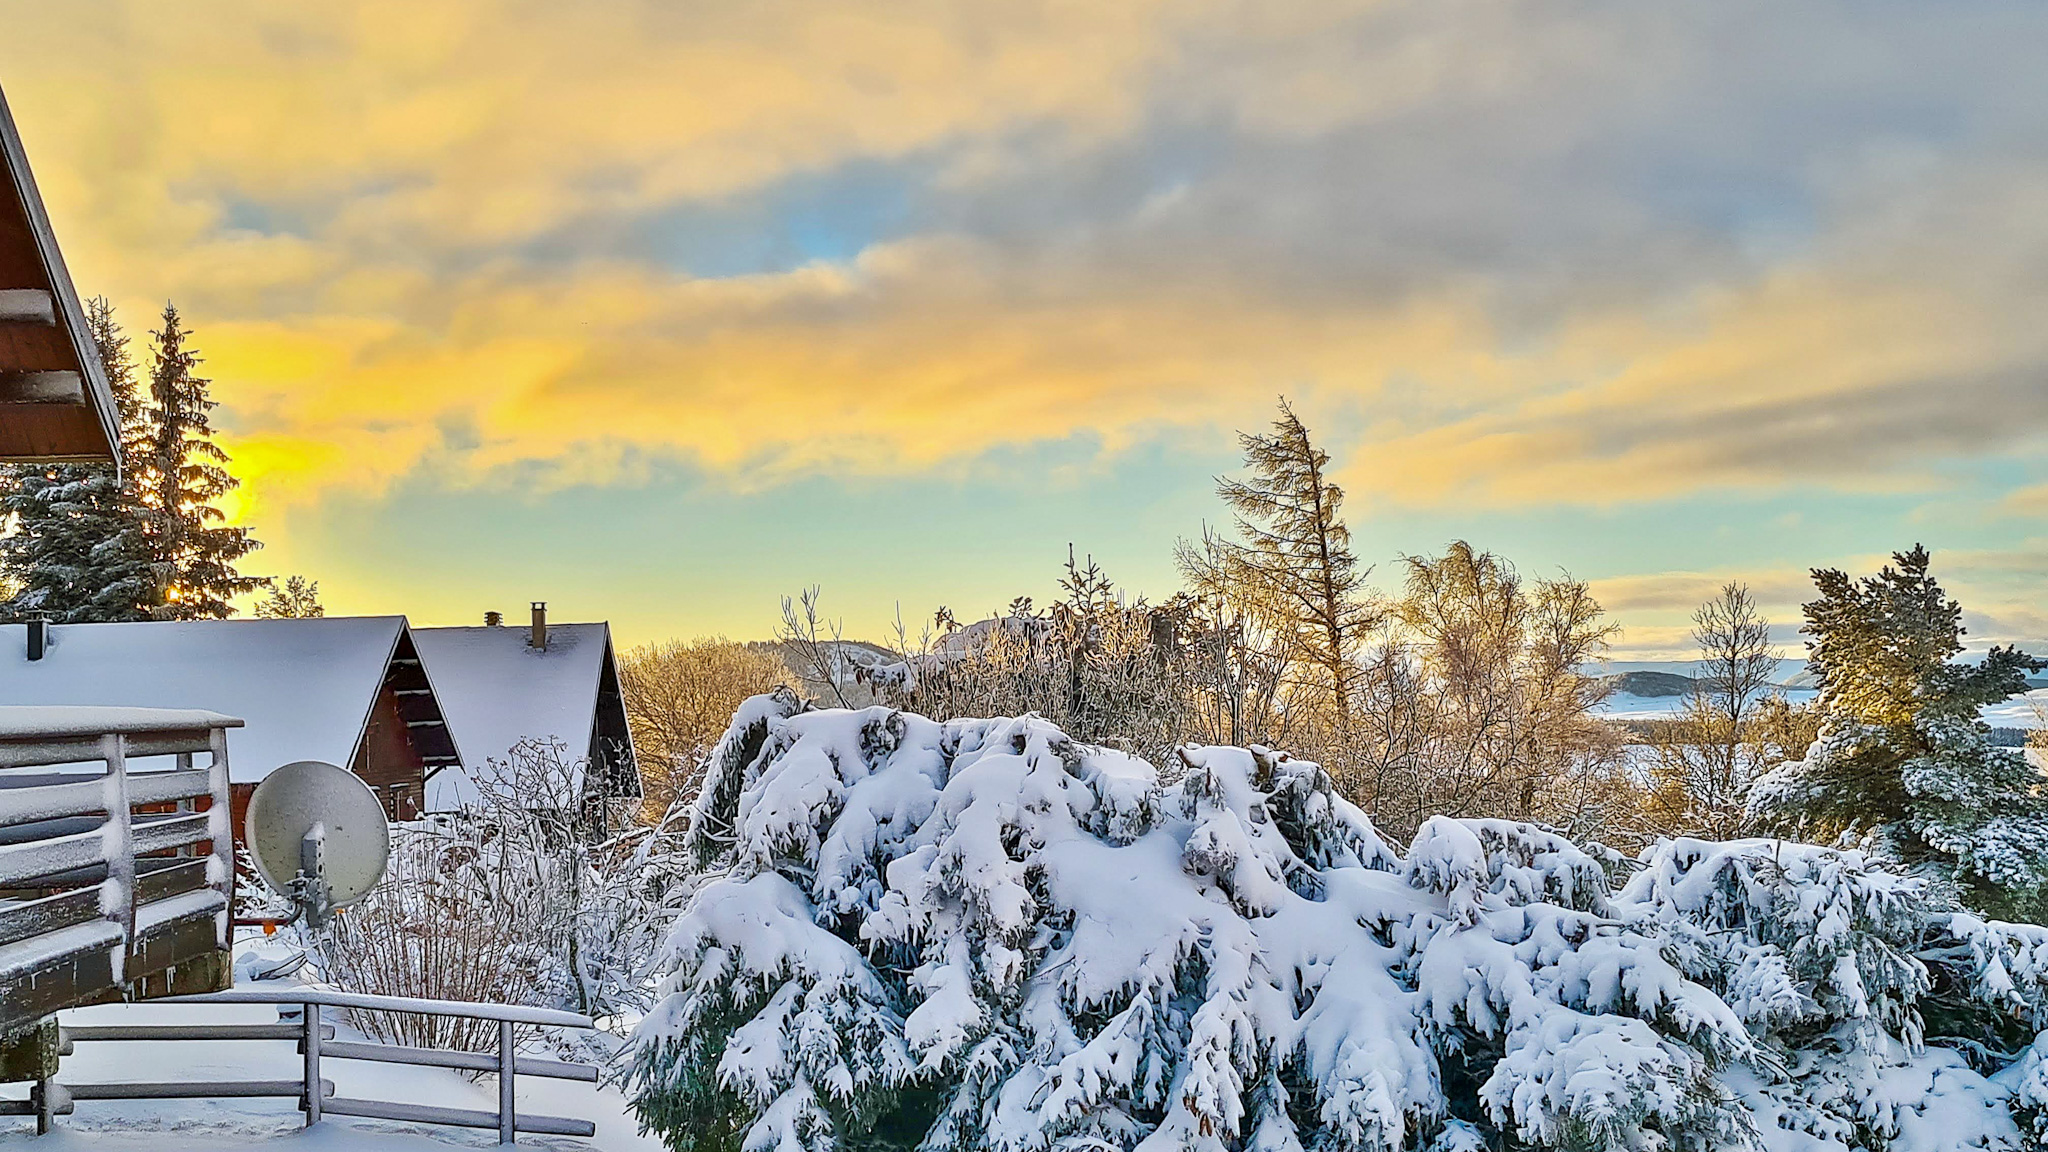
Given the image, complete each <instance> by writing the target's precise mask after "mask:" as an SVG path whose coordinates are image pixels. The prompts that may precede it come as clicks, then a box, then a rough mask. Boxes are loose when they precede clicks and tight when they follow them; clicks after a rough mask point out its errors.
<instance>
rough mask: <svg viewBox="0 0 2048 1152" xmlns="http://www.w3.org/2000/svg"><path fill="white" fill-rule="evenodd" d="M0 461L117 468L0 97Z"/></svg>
mask: <svg viewBox="0 0 2048 1152" xmlns="http://www.w3.org/2000/svg"><path fill="white" fill-rule="evenodd" d="M0 170H4V173H5V178H4V179H0V461H65V460H72V461H101V462H114V463H117V464H118V460H117V459H116V456H117V454H116V453H115V451H114V446H115V445H117V444H119V443H120V438H121V433H120V418H119V415H118V413H117V412H116V410H115V407H114V395H113V391H112V389H110V388H109V387H108V385H107V374H106V370H105V369H104V368H103V367H102V366H101V364H100V358H99V352H98V350H97V348H96V347H95V346H94V344H93V340H92V334H91V333H90V332H89V331H88V330H87V329H86V326H85V309H84V308H83V307H82V306H81V305H80V303H79V299H78V291H77V289H75V288H73V287H72V284H71V274H70V273H69V272H67V271H65V268H64V257H63V255H62V254H61V253H59V252H58V251H57V237H56V234H55V233H54V232H52V231H51V230H50V217H49V214H48V213H47V212H45V211H44V210H43V199H42V196H41V195H40V194H38V193H37V191H36V182H35V177H34V176H32V175H30V173H29V169H28V153H27V152H26V151H25V150H24V149H23V148H22V145H21V134H20V132H19V131H17V130H16V128H15V125H14V116H13V114H12V113H11V112H10V111H9V110H8V107H7V97H6V94H5V93H0Z"/></svg>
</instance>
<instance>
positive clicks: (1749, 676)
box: [1645, 581, 1783, 840]
mask: <svg viewBox="0 0 2048 1152" xmlns="http://www.w3.org/2000/svg"><path fill="white" fill-rule="evenodd" d="M1692 620H1693V630H1692V636H1693V643H1694V644H1696V645H1698V647H1699V652H1700V659H1699V666H1698V673H1697V676H1696V677H1695V678H1694V680H1693V688H1692V691H1691V693H1690V694H1689V695H1688V696H1687V697H1686V702H1685V710H1684V712H1682V713H1681V714H1680V715H1679V717H1678V718H1677V720H1676V721H1675V722H1674V723H1671V724H1667V725H1662V726H1660V727H1659V728H1658V733H1659V735H1658V739H1657V741H1656V743H1655V745H1654V747H1655V749H1656V760H1655V762H1654V763H1653V764H1652V766H1651V768H1650V799H1649V803H1648V805H1647V807H1646V813H1645V814H1646V817H1647V818H1648V821H1649V824H1650V828H1651V830H1652V831H1653V832H1655V833H1657V834H1659V835H1667V836H1669V835H1687V836H1702V837H1707V838H1710V839H1716V840H1725V839H1728V838H1729V837H1732V836H1738V835H1740V834H1741V833H1742V832H1743V830H1744V825H1745V822H1746V811H1745V807H1746V797H1747V795H1748V792H1749V785H1750V782H1751V781H1753V780H1754V779H1755V778H1756V777H1757V776H1758V775H1760V774H1761V773H1762V772H1763V770H1764V769H1765V768H1766V767H1768V766H1769V764H1770V763H1771V761H1772V758H1773V756H1774V754H1775V755H1780V756H1781V755H1783V751H1782V750H1777V751H1775V752H1774V745H1773V744H1772V743H1771V742H1770V741H1768V740H1765V739H1763V738H1762V737H1763V735H1764V733H1763V732H1762V731H1760V730H1759V729H1760V726H1759V719H1760V717H1761V713H1762V711H1763V709H1764V705H1765V704H1766V702H1767V700H1768V699H1769V697H1770V696H1771V695H1772V693H1771V691H1770V688H1771V683H1772V681H1773V680H1775V679H1776V678H1777V671H1778V648H1777V646H1776V645H1774V644H1772V643H1771V624H1770V621H1769V620H1767V619H1765V618H1764V615H1763V613H1762V611H1761V610H1760V609H1759V608H1758V607H1757V604H1756V599H1755V598H1754V597H1753V596H1752V595H1751V594H1750V591H1749V588H1748V587H1747V586H1745V585H1743V584H1740V583H1736V582H1732V581H1731V582H1730V583H1728V584H1726V585H1724V586H1723V587H1722V589H1721V592H1720V595H1718V596H1716V597H1715V598H1714V599H1712V600H1709V601H1707V602H1706V603H1705V604H1702V605H1700V607H1699V608H1698V610H1696V611H1695V612H1694V613H1693V617H1692Z"/></svg>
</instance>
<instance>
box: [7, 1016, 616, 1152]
mask: <svg viewBox="0 0 2048 1152" xmlns="http://www.w3.org/2000/svg"><path fill="white" fill-rule="evenodd" d="M158 1003H159V1004H162V1005H184V1004H191V1005H212V1004H274V1005H281V1006H295V1007H296V1008H297V1010H298V1012H297V1015H296V1017H295V1018H294V1017H293V1016H292V1015H290V1014H288V1013H286V1012H284V1011H280V1013H279V1016H280V1022H279V1023H277V1024H192V1025H161V1024H157V1025H126V1026H120V1025H117V1026H110V1027H72V1026H66V1027H64V1028H62V1029H61V1030H60V1033H59V1035H60V1040H61V1043H62V1050H63V1051H65V1052H69V1051H70V1049H71V1046H72V1045H75V1044H77V1043H80V1042H83V1041H119V1042H122V1043H135V1042H138V1041H177V1040H296V1041H298V1046H299V1054H300V1057H301V1060H300V1063H299V1075H298V1076H297V1077H295V1078H293V1079H289V1080H188V1081H151V1082H137V1083H117V1084H109V1083H95V1084H62V1083H59V1082H57V1081H56V1079H55V1078H54V1077H52V1078H49V1079H45V1080H43V1081H41V1082H40V1083H38V1084H36V1085H35V1086H34V1087H33V1088H31V1089H30V1091H29V1098H28V1099H27V1100H26V1101H0V1114H5V1113H6V1112H8V1111H12V1112H13V1113H14V1114H16V1115H33V1116H35V1118H36V1132H37V1134H38V1135H40V1134H42V1133H44V1132H47V1131H49V1130H50V1128H51V1126H52V1121H53V1119H54V1118H55V1117H57V1116H63V1115H69V1114H70V1113H71V1112H72V1110H73V1104H74V1102H75V1101H79V1100H172V1099H226V1098H229V1097H264V1096H275V1097H296V1098H297V1099H298V1101H299V1108H300V1109H301V1110H302V1111H304V1112H305V1114H306V1124H307V1126H308V1127H311V1126H312V1125H314V1124H318V1123H319V1122H320V1119H321V1117H322V1116H327V1115H333V1116H363V1117H368V1118H371V1119H377V1120H397V1121H403V1122H406V1123H412V1124H447V1125H454V1126H457V1127H463V1128H487V1129H488V1128H495V1129H497V1132H498V1142H499V1143H500V1144H510V1143H512V1142H513V1139H514V1137H515V1136H516V1134H517V1133H520V1132H528V1133H533V1134H537V1135H550V1136H593V1135H595V1134H596V1132H597V1126H596V1125H595V1124H593V1123H591V1122H590V1121H588V1120H574V1119H568V1118H565V1117H561V1116H541V1115H535V1114H532V1113H528V1114H526V1115H521V1114H520V1113H519V1110H518V1105H517V1102H516V1099H515V1094H514V1088H515V1086H516V1084H517V1081H518V1078H519V1077H520V1076H542V1077H548V1078H552V1079H557V1080H580V1081H583V1082H585V1083H591V1084H594V1083H596V1082H597V1078H598V1072H597V1068H596V1067H595V1066H594V1065H590V1064H572V1063H565V1062H563V1061H559V1060H544V1059H539V1058H536V1057H532V1056H521V1055H519V1054H518V1051H517V1046H516V1043H515V1037H514V1033H515V1030H516V1029H517V1027H518V1026H519V1025H522V1024H524V1025H541V1026H552V1027H558V1028H582V1029H587V1028H592V1027H595V1024H594V1023H593V1022H592V1021H591V1019H590V1018H589V1017H587V1016H579V1015H576V1014H575V1013H573V1012H556V1011H553V1010H550V1009H546V1008H527V1007H520V1006H516V1005H505V1004H469V1003H464V1002H460V1001H454V1000H416V999H411V998H408V997H402V996H367V995H359V994H355V993H349V992H335V991H330V990H327V989H321V988H280V989H277V990H275V991H273V990H270V989H266V988H236V989H232V990H229V991H226V992H215V993H210V994H207V995H200V996H181V997H177V998H175V999H170V1000H163V1001H158ZM322 1007H331V1008H344V1009H355V1010H358V1011H369V1012H398V1013H412V1014H416V1015H424V1016H455V1017H462V1018H465V1019H471V1020H487V1021H494V1022H496V1024H497V1025H498V1045H497V1048H498V1050H497V1051H496V1052H492V1053H484V1052H456V1051H449V1050H445V1049H439V1048H412V1047H407V1046H404V1045H398V1044H378V1043H371V1042H368V1041H357V1040H336V1039H335V1038H334V1036H335V1031H334V1027H333V1026H332V1025H329V1024H327V1023H325V1022H324V1021H322V1020H321V1018H320V1009H321V1008H322ZM327 1060H369V1061H375V1062H378V1063H383V1064H412V1065H425V1066H428V1067H433V1068H453V1069H457V1070H460V1071H466V1072H490V1073H494V1074H496V1076H497V1079H498V1108H497V1111H495V1112H485V1111H480V1110H477V1109H470V1108H448V1107H443V1106H441V1105H435V1104H407V1103H400V1102H396V1101H387V1100H363V1099H355V1098H351V1097H345V1096H336V1095H335V1094H334V1083H333V1081H331V1080H326V1079H323V1078H322V1076H321V1067H322V1063H323V1062H324V1061H327ZM7 1104H14V1105H15V1106H16V1107H14V1108H13V1109H7V1108H5V1107H4V1105H7Z"/></svg>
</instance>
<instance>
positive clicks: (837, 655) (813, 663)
mask: <svg viewBox="0 0 2048 1152" xmlns="http://www.w3.org/2000/svg"><path fill="white" fill-rule="evenodd" d="M819 596H820V590H819V588H818V586H817V585H816V584H813V585H811V586H810V587H809V588H806V589H804V590H803V591H802V592H800V593H798V595H797V598H796V599H795V600H791V599H790V598H789V597H787V596H784V597H783V598H782V629H781V631H779V632H777V633H776V636H775V639H776V641H777V642H778V643H780V644H781V645H782V646H783V648H784V650H785V651H788V652H789V653H790V654H791V659H792V662H793V663H794V665H795V667H796V673H797V675H799V676H801V677H803V679H804V682H805V683H806V685H809V684H817V685H819V686H820V687H822V688H823V689H824V690H825V691H828V692H830V693H831V694H832V700H833V702H834V703H836V704H837V705H839V707H841V708H851V707H852V706H853V703H852V701H850V700H848V699H847V698H846V682H847V679H848V677H849V675H850V674H851V669H850V668H848V667H847V662H846V656H845V653H844V652H842V651H841V649H842V647H843V646H844V644H845V641H846V636H845V628H844V627H843V626H842V625H841V624H840V622H839V621H837V620H830V621H828V620H825V619H823V618H822V617H821V616H820V614H819V611H818V598H819Z"/></svg>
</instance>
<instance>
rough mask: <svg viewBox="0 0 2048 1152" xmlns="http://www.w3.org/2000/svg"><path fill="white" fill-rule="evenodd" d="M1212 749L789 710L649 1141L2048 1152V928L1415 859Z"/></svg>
mask: <svg viewBox="0 0 2048 1152" xmlns="http://www.w3.org/2000/svg"><path fill="white" fill-rule="evenodd" d="M1177 755H1178V756H1179V757H1180V760H1181V763H1180V764H1179V765H1178V766H1177V769H1178V771H1177V775H1178V779H1177V781H1176V782H1175V783H1174V784H1172V785H1171V786H1161V785H1160V784H1159V782H1158V781H1159V775H1158V773H1156V772H1155V770H1154V769H1153V767H1152V766H1151V765H1149V764H1147V763H1145V762H1144V761H1142V760H1139V759H1137V758H1134V757H1132V756H1129V755H1127V754H1124V753H1121V752H1117V751H1113V750H1107V749H1103V748H1098V747H1093V746H1087V745H1081V744H1077V743H1075V742H1073V741H1071V740H1069V739H1068V738H1067V737H1066V736H1064V735H1063V734H1062V733H1061V732H1060V731H1059V730H1057V729H1056V728H1054V727H1052V726H1051V725H1048V724H1046V723H1045V722H1043V721H1041V720H1038V719H1035V718H1029V717H1027V718H1022V719H995V720H955V721H950V722H947V723H944V724H940V723H935V722H933V721H930V720H927V719H924V718H922V717H919V716H914V715H910V714H906V713H902V712H896V711H891V710H889V709H886V708H871V709H866V710H860V711H846V710H833V711H810V710H807V709H806V708H805V707H804V706H803V705H801V704H800V703H798V702H797V701H796V700H795V698H794V697H792V696H789V695H787V694H783V695H778V696H772V697H758V698H756V699H754V700H752V701H749V702H748V704H747V705H746V706H745V707H743V708H742V709H741V710H740V713H739V715H738V716H736V717H735V720H734V723H733V726H732V728H731V730H730V731H729V732H728V733H727V735H726V737H725V739H724V740H722V741H721V742H720V744H719V745H718V747H717V748H716V749H715V750H714V752H713V755H712V757H711V759H710V763H709V766H708V770H707V777H706V780H705V785H704V788H703V791H702V793H701V794H700V797H699V799H698V802H697V806H696V808H695V810H694V811H693V813H692V827H691V832H690V842H691V850H692V852H693V853H694V854H695V855H696V862H697V863H698V864H699V865H700V866H701V867H703V868H705V869H706V870H707V872H706V875H704V876H702V877H700V880H699V886H698V887H697V888H696V890H695V895H694V898H693V900H692V902H691V904H690V905H689V907H688V908H687V909H686V911H685V912H684V914H683V915H682V917H681V918H680V919H679V920H678V921H677V923H676V927H675V929H674V931H673V932H672V933H671V935H670V936H669V938H668V941H667V943H666V945H665V947H664V949H663V951H662V954H661V956H660V958H659V961H658V964H657V970H659V971H661V972H662V973H663V974H664V978H663V984H662V989H661V991H662V999H661V1000H660V1001H659V1002H658V1003H657V1004H656V1005H655V1007H654V1008H653V1010H652V1011H651V1012H650V1013H649V1014H648V1015H647V1017H646V1018H645V1020H644V1021H643V1022H642V1024H641V1025H640V1027H639V1029H638V1031H637V1032H636V1033H635V1036H634V1052H633V1057H634V1060H633V1076H634V1081H635V1088H636V1092H637V1100H636V1103H637V1107H638V1108H639V1109H640V1112H641V1115H642V1117H643V1119H644V1120H645V1121H646V1122H647V1123H648V1124H649V1125H650V1126H651V1127H653V1128H655V1129H657V1130H660V1131H662V1132H664V1133H665V1134H666V1135H667V1136H668V1138H669V1140H670V1142H671V1143H672V1144H673V1145H674V1146H676V1147H678V1148H703V1149H710V1148H721V1149H723V1148H732V1149H745V1150H747V1152H822V1150H824V1149H831V1148H846V1149H853V1148H899V1147H900V1148H919V1149H929V1150H931V1152H938V1150H941V1149H974V1150H982V1149H986V1150H990V1152H1051V1150H1062V1152H1082V1150H1107V1149H1145V1150H1147V1152H1151V1150H1159V1149H1209V1150H1216V1152H1222V1150H1232V1152H1235V1150H1240V1149H1241V1150H1246V1152H1393V1150H1397V1149H1425V1148H1426V1149H1432V1150H1435V1152H1453V1150H1456V1152H1468V1150H1470V1152H1476V1150H1477V1149H1479V1148H1481V1147H1487V1148H1494V1149H1513V1148H1556V1149H1572V1150H1578V1149H1624V1148H1625V1149H1640V1150H1645V1152H1653V1150H1661V1149H1666V1148H1670V1149H1699V1150H1702V1152H1705V1150H1708V1149H1721V1148H1760V1149H1770V1150H1773V1152H1776V1150H1780V1149H1783V1150H1787V1152H1791V1150H1798V1152H1830V1150H1842V1152H1847V1150H1849V1149H1870V1150H1873V1152H1875V1150H1879V1149H1883V1150H1887V1152H1919V1150H1922V1149H1925V1150H1928V1152H1933V1150H1936V1149H1960V1148H1984V1149H1992V1148H2011V1149H2017V1148H2022V1147H2032V1146H2034V1145H2030V1144H2028V1143H2026V1141H2027V1140H2029V1139H2031V1136H2030V1133H2031V1132H2032V1130H2033V1129H2032V1116H2033V1114H2034V1112H2035V1111H2037V1110H2040V1109H2041V1108H2043V1106H2044V1105H2048V1043H2044V1044H2043V1045H2042V1046H2040V1048H2038V1049H2036V1048H2032V1047H2030V1045H2031V1044H2032V1042H2033V1040H2034V1030H2035V1027H2036V1018H2037V1015H2041V1014H2043V1013H2044V1010H2048V931H2044V930H2042V929H2035V928H2030V927H2024V926H2016V925H2003V924H1992V923H1987V922H1984V921H1982V920H1978V919H1976V918H1974V917H1971V916H1968V915H1966V914H1961V913H1958V912H1957V911H1956V910H1954V909H1942V908H1939V907H1937V906H1936V905H1935V903H1934V900H1933V898H1932V897H1931V896H1930V894H1929V892H1928V891H1927V890H1926V889H1925V888H1924V886H1923V885H1922V882H1920V881H1918V880H1913V879H1908V878H1904V877H1900V876H1896V875H1893V874H1891V873H1888V872H1886V871H1884V870H1882V869H1880V868H1878V867H1876V866H1875V865H1873V864H1872V863H1871V862H1869V861H1867V860H1865V859H1864V858H1863V857H1862V856H1861V855H1860V854H1858V853H1856V852H1853V851H1840V850H1829V849H1821V848H1813V847H1807V846H1802V845H1795V844H1786V843H1782V842H1778V841H1770V840H1751V841H1736V842H1731V843H1725V844H1713V843H1705V842H1701V841H1692V840H1681V841H1671V842H1662V843H1660V844H1658V845H1657V846H1656V847H1654V848H1653V849H1651V850H1650V851H1648V852H1646V853H1645V854H1644V857H1643V858H1642V859H1641V860H1640V861H1635V862H1627V861H1621V860H1619V859H1618V858H1616V857H1615V856H1614V855H1613V854H1612V853H1609V852H1606V851H1605V850H1602V849H1599V848H1597V847H1596V846H1581V845H1575V844H1573V843H1571V842H1570V841H1569V840H1567V839H1565V838H1564V837H1562V836H1559V835H1556V834H1554V833H1552V832H1549V831H1546V830H1544V829H1541V828H1537V827H1534V826H1531V825H1527V824H1518V823H1513V822H1508V821H1489V820H1451V819H1446V818H1436V819H1432V820H1429V821H1426V822H1424V823H1423V825H1422V827H1421V828H1420V830H1419V831H1418V833H1417V835H1416V837H1415V839H1414V842H1413V843H1412V844H1411V845H1410V846H1409V848H1408V850H1407V852H1406V853H1405V854H1402V853H1397V852H1396V851H1395V850H1394V849H1393V848H1392V847H1390V846H1389V845H1388V844H1386V843H1385V842H1384V841H1383V840H1382V839H1381V838H1380V836H1379V834H1378V833H1377V831H1376V830H1375V829H1374V828H1373V826H1372V823H1371V822H1370V821H1369V820H1368V819H1367V818H1366V816H1365V815H1364V813H1362V812H1361V811H1359V810H1358V809H1357V808H1356V807H1355V806H1353V805H1351V804H1350V803H1348V802H1346V801H1345V800H1344V799H1342V798H1341V797H1340V796H1338V795H1336V794H1335V793H1334V792H1333V791H1332V787H1331V782H1330V779H1329V777H1328V775H1327V774H1326V773H1324V772H1323V770H1322V769H1320V768H1319V767H1317V766H1316V765H1314V764H1310V763H1307V762H1304V761H1298V760H1293V759H1290V758H1289V757H1287V756H1286V755H1284V754H1280V753H1275V752H1270V751H1267V750H1264V749H1258V748H1253V749H1240V748H1194V747H1190V748H1183V749H1181V750H1180V751H1179V752H1178V753H1177ZM1631 871H1632V872H1633V875H1632V876H1630V877H1629V878H1628V879H1627V880H1626V882H1625V883H1623V884H1622V885H1621V886H1620V887H1619V889H1616V888H1615V887H1614V886H1613V884H1612V881H1611V877H1613V876H1615V875H1617V874H1620V873H1626V872H1631ZM2042 1018H2043V1019H2048V1016H2043V1017H2042ZM2016 1117H2017V1119H2016Z"/></svg>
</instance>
